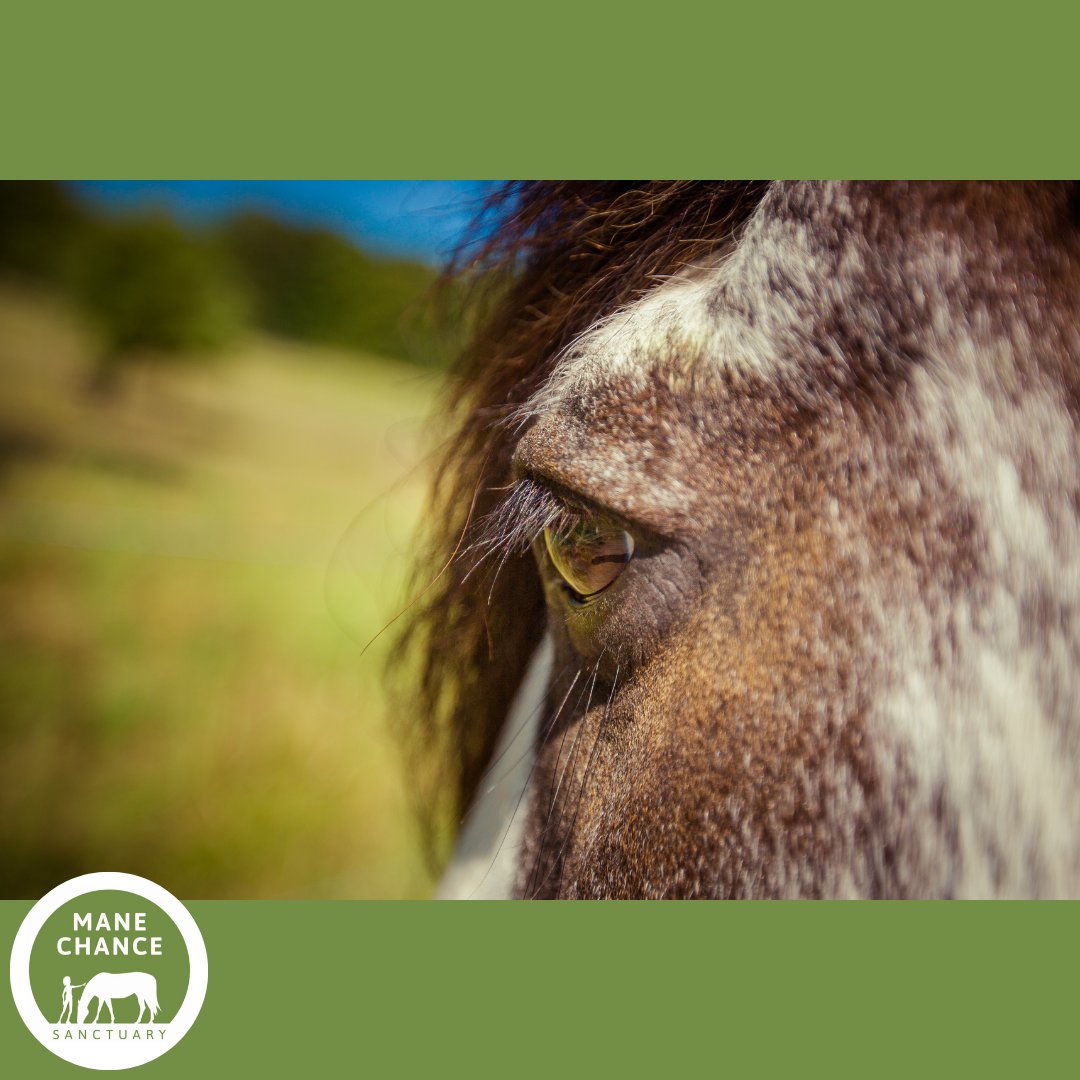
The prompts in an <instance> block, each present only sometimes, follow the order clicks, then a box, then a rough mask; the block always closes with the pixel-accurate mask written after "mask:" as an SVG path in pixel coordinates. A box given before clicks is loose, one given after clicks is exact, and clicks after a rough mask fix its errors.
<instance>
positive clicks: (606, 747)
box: [459, 184, 1080, 895]
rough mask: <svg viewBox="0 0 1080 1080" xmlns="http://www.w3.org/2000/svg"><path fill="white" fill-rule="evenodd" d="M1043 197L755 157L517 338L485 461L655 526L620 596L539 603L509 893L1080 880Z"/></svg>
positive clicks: (494, 533)
mask: <svg viewBox="0 0 1080 1080" xmlns="http://www.w3.org/2000/svg"><path fill="white" fill-rule="evenodd" d="M744 209H746V207H745V204H744ZM1071 213H1072V211H1071V208H1070V206H1069V193H1068V192H1067V191H1065V190H1064V189H1057V188H1053V187H1005V186H993V185H990V186H955V185H914V186H900V185H898V186H878V185H839V184H837V185H776V186H774V187H773V188H771V189H770V190H769V191H768V193H767V194H765V196H764V197H763V198H761V199H760V200H759V201H757V202H756V203H754V205H753V206H752V207H749V209H747V210H746V213H744V215H743V217H742V218H741V219H740V228H739V229H738V230H737V231H735V230H728V231H727V232H725V233H724V236H723V238H722V240H718V241H717V242H716V243H714V244H713V245H711V246H708V247H704V248H701V249H700V250H698V251H697V252H696V253H695V254H694V257H693V258H691V259H683V260H682V261H681V263H680V264H679V265H677V266H672V267H669V269H668V270H667V271H666V272H665V273H664V274H663V275H662V280H658V279H657V277H656V275H652V276H651V278H650V282H651V284H650V287H649V288H647V289H645V291H643V292H642V291H640V287H641V281H640V280H638V281H637V283H636V284H635V286H634V287H628V288H627V289H626V290H625V291H624V292H622V293H620V292H619V290H618V289H610V290H608V291H607V292H606V293H605V296H606V302H605V303H604V304H600V305H598V306H597V309H596V310H595V311H594V312H592V313H591V314H592V319H591V321H589V319H588V318H579V320H578V321H577V322H574V323H573V325H569V324H568V325H565V326H563V327H562V328H561V332H560V333H557V334H554V335H553V336H552V337H551V339H550V340H549V342H548V343H547V344H548V347H547V349H546V351H545V350H536V351H535V353H534V355H535V358H536V359H535V363H534V364H533V365H532V366H531V367H530V368H529V372H530V374H529V377H527V378H521V379H519V380H518V381H517V382H516V383H515V385H514V388H513V392H512V393H510V394H508V395H507V396H506V400H505V401H504V402H501V403H500V406H501V407H500V412H499V418H500V421H501V422H500V423H498V424H495V425H491V424H490V413H488V419H487V421H486V423H487V425H488V426H487V427H486V428H484V430H485V431H487V432H488V433H489V434H488V437H489V438H495V439H498V440H501V443H500V446H499V452H498V455H497V456H498V457H499V459H500V466H499V469H498V470H494V471H492V472H489V473H487V474H486V475H487V477H488V478H489V482H492V481H493V480H494V479H495V478H496V477H497V478H498V480H499V486H500V487H505V485H506V483H507V482H508V481H509V480H510V479H512V477H511V475H510V474H511V459H512V458H513V457H514V455H515V454H516V455H517V463H518V474H519V475H522V474H525V475H532V474H533V473H537V474H538V475H540V476H541V477H547V478H551V479H553V480H555V481H557V482H559V483H560V484H563V485H565V487H566V488H568V489H570V490H573V491H578V492H584V493H585V494H586V495H591V494H592V493H594V492H595V493H597V501H598V502H602V503H603V504H604V505H611V504H612V503H613V502H614V503H615V504H616V508H617V509H620V510H621V511H623V512H625V515H626V516H627V518H629V519H632V520H635V521H643V522H645V523H647V524H648V525H649V526H654V527H655V528H656V530H657V531H658V533H665V531H666V533H667V535H668V537H669V540H670V542H669V543H667V544H666V546H664V547H663V548H662V549H661V548H658V549H657V552H656V554H655V555H652V556H650V561H651V564H652V566H651V568H650V569H646V567H647V563H646V562H642V563H641V570H640V577H639V582H640V584H639V585H637V586H636V588H637V589H638V591H639V592H640V591H641V590H644V589H646V588H647V589H650V590H653V593H652V598H651V600H650V601H649V603H640V604H636V602H635V601H634V599H633V597H634V595H635V593H634V592H632V591H631V590H630V589H629V588H628V589H627V590H624V593H625V597H626V598H625V599H623V600H621V601H620V605H619V606H618V607H616V608H614V609H613V614H612V615H611V616H610V618H609V619H608V621H607V623H606V624H605V625H603V626H601V627H600V628H599V629H596V628H590V629H588V630H587V631H586V630H582V629H581V627H580V626H579V627H578V628H577V629H575V626H574V624H573V620H572V619H571V620H569V621H568V623H567V627H566V628H563V629H560V624H559V620H558V618H556V617H554V616H553V619H554V622H553V624H552V629H553V631H554V633H555V637H556V660H555V663H554V668H553V670H554V672H555V674H554V675H553V678H552V681H551V686H550V703H549V705H550V708H549V711H550V712H552V713H555V712H556V705H557V703H558V701H566V702H568V703H569V704H567V705H566V706H565V708H564V714H563V715H562V716H561V717H558V716H556V717H555V720H552V722H551V729H550V730H549V731H548V737H547V741H546V743H545V741H544V739H543V738H542V739H541V742H540V746H539V758H538V764H537V770H536V775H535V777H534V781H533V785H534V792H535V793H538V796H539V797H537V798H535V799H534V807H533V819H532V822H531V825H530V828H529V829H528V830H527V831H526V836H525V838H524V857H523V862H522V867H523V870H522V878H521V880H520V882H519V887H520V889H521V891H522V892H525V893H537V894H541V895H544V894H555V893H558V894H561V895H1062V894H1075V893H1077V892H1078V891H1080V839H1078V835H1077V832H1078V830H1077V822H1078V821H1080V796H1078V794H1077V793H1078V792H1080V784H1078V781H1080V729H1078V724H1077V721H1076V719H1075V718H1074V713H1075V709H1074V702H1075V701H1076V700H1078V697H1077V691H1078V690H1080V685H1077V683H1078V681H1080V680H1078V678H1077V675H1076V672H1077V671H1078V670H1080V668H1078V665H1077V660H1078V659H1080V656H1078V653H1080V624H1078V622H1077V620H1078V619H1080V573H1078V567H1077V557H1078V556H1077V553H1078V551H1080V543H1078V541H1080V530H1078V527H1077V507H1078V505H1080V471H1078V467H1077V462H1078V460H1080V458H1078V455H1077V449H1078V447H1077V430H1076V421H1077V417H1076V402H1077V400H1078V399H1077V393H1076V391H1077V370H1078V369H1077V360H1078V358H1080V343H1078V341H1077V325H1078V319H1077V314H1078V313H1077V310H1076V306H1077V297H1078V296H1080V290H1078V288H1077V285H1078V282H1080V276H1078V272H1077V267H1078V265H1080V259H1078V253H1077V247H1076V240H1075V220H1074V219H1073V217H1072V216H1071ZM678 224H685V220H684V219H680V220H679V221H678V222H674V223H670V224H669V226H668V227H670V228H675V227H676V225H678ZM616 296H617V297H618V299H617V300H616V299H613V298H614V297H616ZM511 307H513V305H511ZM577 315H578V316H581V312H580V311H578V312H577ZM571 322H573V320H571ZM487 407H488V408H490V403H489V404H488V406H487ZM480 426H483V425H482V424H481V425H480ZM493 431H494V432H497V434H495V435H491V434H490V433H491V432H493ZM490 445H491V444H490V443H489V444H488V446H489V448H490ZM470 475H471V476H473V477H475V476H476V475H477V473H476V471H475V470H474V472H473V473H472V474H470ZM510 497H511V498H515V497H518V498H519V500H520V498H521V493H520V492H518V493H517V495H515V493H514V491H511V495H510ZM505 499H506V492H505V491H504V490H500V491H499V492H493V493H492V497H491V500H490V502H489V503H488V504H487V507H486V514H485V515H484V516H483V518H482V520H483V521H484V522H485V523H486V524H485V525H484V527H483V528H486V530H487V532H488V540H490V541H494V544H493V546H494V547H495V549H496V550H499V542H500V541H502V540H506V543H504V544H503V546H502V549H501V550H502V552H503V555H506V556H507V560H508V561H507V563H506V567H507V568H508V569H509V571H510V572H509V573H507V575H506V577H505V579H504V583H503V585H502V586H500V585H499V582H498V579H496V583H495V587H494V589H492V588H491V586H490V583H486V584H485V588H488V590H489V592H488V597H489V598H490V601H491V605H492V607H494V606H496V605H499V604H502V605H503V610H506V611H512V610H514V605H515V602H517V604H518V605H519V606H518V607H517V611H519V612H520V611H521V607H520V597H521V596H523V595H531V596H532V597H533V602H534V603H535V607H533V608H529V609H528V611H527V612H526V614H525V618H526V619H533V620H535V623H534V624H533V631H534V633H535V635H536V636H535V638H534V639H533V640H532V641H531V642H529V643H527V646H526V647H523V648H521V649H520V654H521V655H520V657H519V658H518V659H517V661H516V662H517V663H518V665H519V667H518V673H517V680H513V679H511V680H510V681H511V682H514V685H516V681H518V680H520V672H521V670H523V668H524V663H525V659H527V655H528V653H529V652H531V651H532V648H533V647H535V642H536V640H538V639H539V633H540V631H541V629H542V627H543V626H544V625H545V624H546V620H545V618H544V616H543V609H542V607H541V606H540V602H539V589H538V586H537V571H536V569H535V565H534V564H533V563H532V562H531V560H529V559H528V557H527V555H521V554H519V551H520V550H521V548H522V546H523V545H522V544H521V541H520V538H518V539H514V540H513V542H512V543H511V541H510V540H509V539H508V538H509V537H510V536H511V533H512V531H513V530H512V529H511V528H509V527H508V523H507V521H506V520H505V518H500V517H499V514H498V507H499V506H500V505H504V500H505ZM508 505H512V504H508ZM518 505H521V504H520V502H519V504H518ZM650 514H651V515H652V517H651V518H650ZM525 532H529V529H525ZM672 538H673V539H672ZM511 549H512V551H511ZM515 559H516V560H517V561H516V562H513V564H512V565H511V560H515ZM505 572H506V571H505V570H504V573H505ZM631 572H638V571H637V570H636V569H634V568H632V570H631ZM500 588H502V589H504V590H505V591H503V592H500V591H499V589H500ZM530 590H531V593H530ZM489 610H490V609H489ZM583 643H584V647H583ZM489 655H490V661H489V662H490V663H491V664H498V663H500V660H502V661H505V658H506V655H507V652H506V650H504V651H503V653H502V656H501V657H500V652H499V645H498V644H496V645H494V646H493V649H492V652H491V653H490V654H489ZM575 657H576V658H577V659H578V661H580V662H579V663H578V665H577V669H576V670H578V674H579V675H583V680H584V681H583V682H581V683H579V684H577V686H571V684H570V678H571V676H570V674H564V675H562V676H561V677H560V675H559V671H560V670H561V671H564V672H569V671H571V670H573V669H575V665H574V663H573V662H572V661H573V659H574V658H575ZM586 685H587V686H588V689H587V691H585V690H582V689H581V687H584V686H586ZM568 687H570V688H569V689H568ZM575 695H576V696H575ZM465 700H466V699H465V697H462V698H460V699H459V703H460V702H464V701H465ZM501 708H502V710H503V713H504V714H505V710H506V702H503V704H502V705H501ZM492 711H493V714H494V712H495V711H496V710H492ZM556 721H557V723H556ZM568 733H569V734H568ZM579 745H580V749H579V748H578V747H579Z"/></svg>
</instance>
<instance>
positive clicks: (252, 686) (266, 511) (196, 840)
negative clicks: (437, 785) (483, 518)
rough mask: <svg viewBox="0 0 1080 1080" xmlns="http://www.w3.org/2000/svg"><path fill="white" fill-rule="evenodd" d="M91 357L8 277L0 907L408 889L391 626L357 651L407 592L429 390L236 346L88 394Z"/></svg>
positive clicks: (407, 826)
mask: <svg viewBox="0 0 1080 1080" xmlns="http://www.w3.org/2000/svg"><path fill="white" fill-rule="evenodd" d="M97 347H98V345H97V343H96V342H95V341H93V340H92V338H91V337H90V336H89V335H88V333H87V331H86V329H85V327H84V326H82V325H81V324H80V322H79V321H78V319H77V317H76V316H75V315H74V314H73V313H72V312H71V311H70V310H69V309H67V308H65V307H64V306H63V305H62V304H61V303H60V302H59V301H57V300H55V299H51V298H50V297H48V296H46V295H44V294H39V293H34V292H30V291H27V290H26V289H17V288H15V287H14V286H11V285H0V895H2V896H9V897H10V896H36V895H40V894H41V893H42V892H43V891H45V890H46V889H47V888H48V887H50V886H52V885H54V884H56V883H57V882H58V881H61V880H63V879H65V878H67V877H70V876H73V875H75V874H77V873H81V872H87V871H91V870H102V869H118V870H128V871H132V872H135V873H139V874H143V875H145V876H147V877H150V878H153V879H155V880H157V881H159V882H161V883H162V884H164V885H165V886H166V887H167V888H169V889H170V890H172V891H173V892H175V893H176V894H178V895H179V896H181V897H185V898H201V897H262V896H266V897H270V896H329V897H352V896H415V895H423V894H425V893H426V892H427V891H428V890H429V888H430V883H429V881H428V879H427V876H426V872H425V870H424V867H423V863H422V859H421V857H420V854H419V845H418V839H417V835H416V831H415V828H414V825H413V821H412V817H411V814H410V809H409V807H408V805H407V797H406V785H407V779H406V778H405V777H404V776H403V772H402V767H401V764H400V762H399V760H398V757H397V753H396V747H395V744H394V742H393V739H392V738H391V736H390V735H389V734H388V731H387V727H386V722H387V706H386V703H385V701H384V698H383V694H382V691H381V673H382V664H383V660H384V658H385V650H386V648H387V644H388V642H387V637H386V636H384V637H383V638H380V639H379V640H378V641H377V642H376V643H375V645H374V646H373V647H372V648H371V649H370V650H369V651H368V653H367V654H366V655H365V656H364V657H363V658H362V659H361V658H360V652H361V648H362V646H363V644H364V643H366V642H367V641H368V640H369V639H370V638H371V637H372V636H373V635H374V634H375V633H376V632H377V631H378V630H379V628H380V627H381V626H382V625H383V623H384V622H385V621H386V620H387V618H389V617H390V616H391V615H392V614H393V613H394V612H395V611H396V610H397V606H398V605H399V604H400V601H401V597H402V594H403V575H404V572H405V568H406V566H405V564H406V558H407V550H408V544H409V539H410V536H411V531H412V528H413V525H414V522H415V519H416V515H417V514H418V512H419V509H420V505H421V499H422V492H423V480H424V476H423V471H422V468H417V467H415V466H417V463H418V462H419V459H420V456H421V447H422V442H423V439H422V431H423V423H424V418H425V417H426V416H427V414H428V412H429V409H430V405H431V400H432V394H433V392H434V390H435V389H436V388H437V380H436V379H435V378H434V377H433V376H431V375H424V374H418V373H417V369H416V368H411V367H408V366H405V365H400V364H395V363H391V362H388V361H381V360H379V359H377V358H374V357H357V356H356V355H352V354H343V353H337V352H334V351H332V350H328V349H320V348H315V347H306V346H300V345H293V344H289V345H285V344H282V343H279V342H276V341H274V340H271V339H253V340H249V341H248V342H247V343H245V344H244V345H243V346H241V347H238V348H237V349H235V350H233V352H232V353H231V354H230V355H228V356H227V357H225V358H223V359H221V360H216V361H212V362H211V361H207V362H205V363H199V364H175V365H161V364H149V363H147V364H144V365H139V364H135V365H133V366H132V367H131V369H130V370H129V371H126V372H125V377H124V381H123V383H122V384H121V385H120V386H119V387H118V388H117V390H116V391H115V392H114V393H112V394H110V395H108V396H102V395H100V394H99V395H96V396H95V395H94V394H92V393H90V392H89V391H88V389H87V386H88V383H89V381H90V377H91V373H92V370H93V366H94V365H93V361H94V359H95V356H96V349H97ZM410 469H411V470H412V471H411V473H410V471H409V470H410ZM401 477H405V479H404V480H400V478H401ZM395 481H398V482H396V483H395ZM369 504H370V505H369ZM365 508H366V509H365Z"/></svg>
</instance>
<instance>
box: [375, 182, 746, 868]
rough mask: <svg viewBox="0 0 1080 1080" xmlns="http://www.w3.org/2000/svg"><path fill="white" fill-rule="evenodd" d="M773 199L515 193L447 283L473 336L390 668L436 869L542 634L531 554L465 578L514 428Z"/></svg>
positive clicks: (739, 188)
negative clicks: (592, 329) (567, 363)
mask: <svg viewBox="0 0 1080 1080" xmlns="http://www.w3.org/2000/svg"><path fill="white" fill-rule="evenodd" d="M764 187H765V185H764V184H760V183H756V182H736V181H725V182H712V183H689V182H685V181H650V182H634V183H631V182H600V181H597V182H567V181H541V182H529V183H511V184H508V185H506V186H504V187H503V188H502V189H501V190H500V191H499V192H498V193H497V194H496V195H495V196H493V197H492V199H491V200H490V201H489V202H488V204H487V205H486V206H485V208H484V210H483V211H482V213H481V215H480V216H479V217H478V226H477V232H476V234H475V235H476V236H477V237H479V239H478V240H476V242H474V243H473V245H471V247H466V248H464V249H463V250H462V252H461V253H459V255H458V256H457V257H456V258H455V260H454V262H453V263H452V265H451V267H450V268H449V270H448V272H447V279H446V280H447V282H453V283H454V284H455V286H456V283H458V282H461V281H464V282H465V283H466V285H467V286H468V296H469V301H468V310H469V311H470V312H471V313H472V320H471V325H472V326H473V327H474V329H473V330H472V332H471V333H470V334H469V339H468V341H467V342H466V344H465V345H464V347H463V348H462V349H461V351H460V354H459V356H458V357H457V360H456V362H455V363H454V366H453V368H452V371H451V379H450V383H449V388H448V390H447V393H446V396H445V400H444V401H443V403H442V413H441V415H443V416H444V417H445V424H446V427H447V431H448V438H447V439H446V441H445V442H444V443H443V444H442V445H441V448H440V450H439V452H438V456H437V459H436V462H435V472H434V480H433V483H432V489H431V495H430V499H429V504H428V515H429V516H428V524H427V526H426V528H425V534H424V539H423V546H422V553H421V557H420V559H419V562H418V565H417V568H416V572H415V580H414V593H415V595H417V597H418V600H417V602H416V603H415V604H414V606H413V608H412V609H411V611H410V613H409V620H408V623H407V625H406V628H405V630H404V633H403V635H402V637H401V640H400V642H399V646H398V649H397V651H396V653H395V664H396V665H397V667H398V670H400V671H403V672H405V673H407V674H406V676H405V678H408V679H411V680H412V684H413V685H412V686H411V687H410V688H409V689H408V690H407V691H406V693H405V694H404V695H403V700H402V701H401V704H400V710H401V715H402V716H404V717H407V718H408V723H407V728H406V731H407V735H408V737H409V741H410V747H411V751H412V754H411V758H412V766H413V772H412V776H413V778H414V779H413V782H414V783H415V785H416V788H417V792H418V794H419V796H420V800H421V809H422V817H423V821H424V824H425V826H426V829H425V835H426V839H427V841H428V846H429V851H430V853H431V855H432V856H433V858H434V859H435V860H439V859H441V858H442V857H443V856H444V854H445V849H446V843H447V841H448V840H449V839H450V837H449V836H448V835H446V828H445V827H446V825H447V824H448V823H453V822H456V821H457V820H458V819H460V817H461V816H462V814H463V813H464V811H465V810H466V809H467V808H468V805H469V803H470V801H471V799H472V797H473V794H474V792H475V790H476V787H477V784H478V782H479V780H480V778H481V776H482V774H483V771H484V769H485V767H486V765H487V762H488V760H489V758H490V757H491V753H492V748H493V745H494V742H495V740H496V737H497V735H498V732H499V729H500V727H501V725H502V723H503V721H504V719H505V716H506V714H507V711H508V708H509V705H510V703H511V701H512V699H513V696H514V693H515V691H516V690H517V687H518V685H519V683H520V681H521V678H522V675H523V673H524V670H525V667H526V665H527V663H528V660H529V657H530V656H531V654H532V653H533V651H534V649H535V648H536V646H537V645H538V643H539V641H540V638H541V636H542V633H543V629H544V625H545V613H544V601H543V596H542V593H541V588H540V583H539V579H538V576H537V573H536V569H535V566H534V564H533V560H532V557H531V555H530V554H528V553H525V554H521V555H511V556H510V557H509V558H507V559H506V561H505V563H503V564H502V565H501V566H500V567H499V570H498V573H496V572H495V570H496V568H495V566H492V565H487V564H483V565H482V566H480V567H478V568H477V572H473V573H471V572H470V571H471V570H472V569H473V568H474V566H475V563H476V559H475V557H470V551H471V544H472V542H473V539H474V537H475V536H476V533H477V529H478V526H479V523H481V522H483V521H484V520H485V519H487V518H488V517H489V515H490V514H491V513H492V512H493V511H494V510H495V508H496V507H497V506H498V504H499V502H500V500H501V498H502V497H503V494H504V492H505V485H506V484H507V482H508V480H509V478H510V459H511V455H512V452H513V447H514V442H515V434H514V432H513V430H512V429H511V428H510V426H508V424H507V423H506V421H507V420H508V419H510V418H511V416H512V415H513V413H514V412H515V410H516V409H517V408H519V407H520V406H521V405H522V404H523V403H524V402H525V401H526V400H527V399H528V398H529V397H530V396H531V395H532V394H533V393H534V392H535V391H536V390H537V389H538V388H539V387H540V386H541V385H542V384H543V382H544V380H545V379H546V378H547V376H548V375H549V374H550V372H551V369H552V365H553V363H554V361H555V359H556V357H558V355H559V353H560V352H561V351H562V350H563V349H564V348H565V347H566V346H567V345H568V344H569V343H570V342H571V341H572V340H573V339H574V338H575V337H576V336H577V335H579V334H580V333H582V332H583V331H584V330H585V329H587V328H588V327H589V326H590V325H591V324H592V323H593V322H595V321H596V320H597V319H598V318H600V317H601V316H603V315H605V314H607V313H609V312H611V311H614V310H615V309H617V308H619V307H621V306H622V305H625V304H627V303H629V302H630V301H632V300H633V299H634V298H636V297H637V296H639V295H640V294H641V293H643V292H644V291H646V290H647V289H648V288H649V287H650V286H651V285H653V284H654V283H655V282H656V281H657V280H658V279H662V278H664V277H666V276H668V275H671V274H673V273H675V272H677V271H679V270H680V269H681V268H683V267H685V266H687V265H688V264H691V263H693V262H695V261H697V260H699V259H701V258H702V257H704V256H707V255H708V254H709V253H710V252H713V251H715V250H716V249H717V248H718V247H720V246H722V245H724V244H726V243H728V242H729V241H730V240H731V239H732V237H733V235H734V234H735V232H736V230H737V229H738V228H739V226H740V225H741V224H742V223H743V222H744V221H745V220H746V218H747V217H748V216H749V214H750V213H751V211H752V210H753V209H754V207H755V206H756V205H757V202H758V200H759V199H760V197H761V195H762V193H763V191H764ZM493 220H494V221H496V222H497V227H496V228H495V230H494V231H493V232H491V233H490V234H488V235H486V236H484V235H483V233H482V230H483V228H484V225H485V224H486V223H490V222H492V221H493ZM456 291H458V290H456V288H455V289H451V290H449V292H450V294H454V293H455V292H456ZM417 672H418V674H417Z"/></svg>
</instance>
